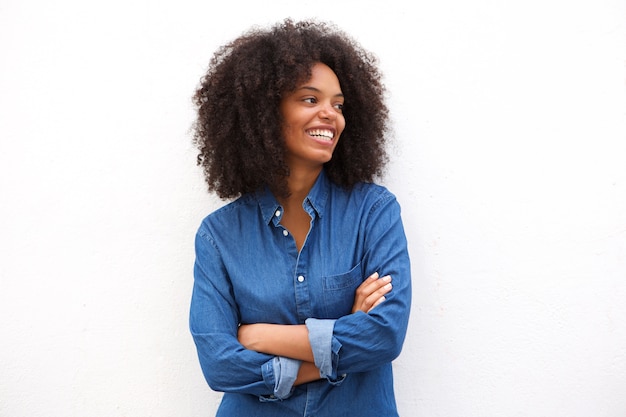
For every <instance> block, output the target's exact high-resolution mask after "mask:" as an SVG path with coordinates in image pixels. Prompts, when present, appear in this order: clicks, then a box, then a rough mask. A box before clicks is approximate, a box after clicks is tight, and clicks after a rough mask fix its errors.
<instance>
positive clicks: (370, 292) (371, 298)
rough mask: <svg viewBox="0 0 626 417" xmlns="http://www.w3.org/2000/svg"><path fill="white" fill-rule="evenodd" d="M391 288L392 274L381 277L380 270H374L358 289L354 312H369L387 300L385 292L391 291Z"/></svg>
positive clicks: (355, 294)
mask: <svg viewBox="0 0 626 417" xmlns="http://www.w3.org/2000/svg"><path fill="white" fill-rule="evenodd" d="M391 288H392V287H391V276H389V275H385V276H384V277H382V278H379V277H378V272H374V273H373V274H372V275H370V276H369V277H367V279H366V280H365V281H363V283H362V284H361V285H359V288H357V289H356V292H355V293H354V304H353V305H352V312H353V313H356V312H357V311H363V312H364V313H369V312H370V311H372V309H373V308H374V307H376V306H377V305H378V304H380V303H382V302H383V301H385V294H387V293H388V292H389V291H391Z"/></svg>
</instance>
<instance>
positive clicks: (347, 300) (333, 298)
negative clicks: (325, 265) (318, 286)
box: [322, 263, 363, 319]
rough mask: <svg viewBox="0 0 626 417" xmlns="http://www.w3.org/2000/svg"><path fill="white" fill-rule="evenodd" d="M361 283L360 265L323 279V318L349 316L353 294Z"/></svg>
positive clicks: (361, 272)
mask: <svg viewBox="0 0 626 417" xmlns="http://www.w3.org/2000/svg"><path fill="white" fill-rule="evenodd" d="M361 282H363V271H361V263H358V264H357V265H356V266H355V267H353V268H352V269H351V270H350V271H348V272H345V273H343V274H338V275H330V276H326V277H323V278H322V283H323V289H324V312H325V315H326V317H325V318H329V319H338V318H339V317H342V316H345V315H346V314H350V313H351V312H352V304H353V303H354V292H355V291H356V289H357V288H358V286H359V285H360V284H361Z"/></svg>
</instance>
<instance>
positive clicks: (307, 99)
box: [302, 97, 317, 104]
mask: <svg viewBox="0 0 626 417" xmlns="http://www.w3.org/2000/svg"><path fill="white" fill-rule="evenodd" d="M302 101H304V102H305V103H309V104H315V103H317V99H316V98H315V97H307V98H305V99H303V100H302Z"/></svg>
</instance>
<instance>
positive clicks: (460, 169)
mask: <svg viewBox="0 0 626 417" xmlns="http://www.w3.org/2000/svg"><path fill="white" fill-rule="evenodd" d="M625 11H626V7H625V4H624V2H623V1H617V0H614V1H610V0H574V1H572V0H541V1H539V0H530V1H524V2H512V1H500V2H497V1H492V0H476V1H463V0H449V1H436V2H435V1H417V2H406V1H384V2H379V1H377V2H374V1H367V0H360V1H354V2H351V1H344V2H339V1H327V0H320V1H300V2H294V1H287V0H284V1H274V2H259V1H253V0H242V1H232V2H219V3H217V2H211V1H199V0H182V1H176V2H173V1H170V2H166V1H154V0H132V1H127V0H124V1H122V0H113V1H108V2H85V1H78V0H59V1H53V2H51V1H36V0H0V145H1V148H0V191H1V194H0V243H1V245H2V247H1V251H0V280H1V281H0V338H1V342H0V415H1V416H2V417H19V416H28V417H37V416H46V417H49V416H63V417H84V416H98V417H109V416H111V417H114V416H115V417H117V416H129V417H147V416H154V417H170V416H188V417H195V416H210V415H213V414H214V412H215V409H216V405H217V403H218V401H219V394H217V393H214V392H211V391H210V390H209V388H208V386H207V385H206V383H205V382H204V380H203V378H202V375H201V372H200V368H199V365H198V363H197V359H196V353H195V348H194V346H193V343H192V339H191V336H190V335H189V332H188V329H187V310H188V303H189V298H190V291H191V285H192V264H193V257H194V255H193V246H192V244H193V237H194V233H195V230H196V228H197V226H198V225H199V222H200V220H201V219H202V218H203V217H204V216H205V215H206V214H208V213H209V212H210V211H212V210H214V209H215V208H216V207H218V206H219V205H221V204H223V202H222V201H220V200H218V199H216V198H215V197H213V196H210V195H208V194H207V192H206V191H205V185H204V182H203V178H202V176H201V173H200V171H199V169H198V168H197V167H196V166H195V153H196V152H195V150H194V149H193V147H192V145H191V135H190V132H189V129H190V127H191V123H192V121H193V117H194V114H193V108H192V106H191V101H190V97H191V95H192V94H193V91H194V88H195V87H196V85H197V83H198V80H199V78H200V76H201V75H202V73H203V72H204V70H205V69H206V66H207V64H208V61H209V59H210V57H211V55H212V53H213V52H214V50H215V49H216V48H217V47H218V46H219V45H221V44H223V43H224V42H226V41H228V40H230V39H232V38H233V37H235V36H237V35H239V34H240V33H241V32H242V31H244V30H245V29H247V28H248V27H249V26H251V25H253V24H258V25H266V24H270V23H274V22H276V21H280V20H282V19H283V18H285V17H293V18H295V19H299V18H307V17H317V18H319V19H322V20H330V21H333V22H335V23H337V24H338V25H339V26H341V27H342V28H343V29H345V30H346V31H347V32H349V33H350V34H352V35H353V36H354V37H356V38H357V39H358V40H359V41H360V42H361V43H362V44H363V45H364V46H365V47H366V48H367V49H369V50H371V51H373V52H374V53H376V54H377V56H378V57H379V59H380V65H381V67H382V69H383V71H384V73H385V77H386V78H385V82H386V85H387V87H388V90H389V107H390V109H391V112H392V117H393V123H394V126H395V136H394V142H393V147H392V149H391V157H392V163H391V164H390V166H389V170H388V174H387V176H386V177H385V178H384V179H382V180H381V182H382V183H384V184H385V185H387V186H388V187H389V188H390V189H391V190H392V191H393V192H394V193H395V194H396V195H397V196H398V199H399V201H400V203H401V205H402V207H403V216H404V222H405V227H406V231H407V235H408V238H409V242H410V251H411V257H412V266H413V272H414V277H413V280H414V305H413V313H412V317H411V323H410V328H409V333H408V337H407V341H406V344H405V348H404V351H403V353H402V355H401V356H400V358H399V359H398V360H397V361H396V362H395V365H394V366H395V373H396V384H395V386H396V393H397V400H398V406H399V409H400V411H401V414H402V415H403V416H405V417H408V416H442V417H479V416H480V417H483V416H488V417H491V416H493V417H495V416H507V417H528V416H532V417H539V416H546V417H557V416H559V417H560V416H563V417H577V416H580V417H590V416H593V417H623V416H624V415H626V397H625V396H624V392H625V390H626V302H624V300H625V299H626V163H625V162H624V161H625V160H626V123H625V121H626V117H625V111H626V101H625V99H626V95H625V93H626V85H625V70H624V69H625V66H624V65H625V58H626V29H625V27H624V23H625V21H624V18H625V17H626V15H625Z"/></svg>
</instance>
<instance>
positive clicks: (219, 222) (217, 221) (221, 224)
mask: <svg viewBox="0 0 626 417" xmlns="http://www.w3.org/2000/svg"><path fill="white" fill-rule="evenodd" d="M257 207H258V204H257V201H256V199H255V198H254V196H253V195H252V194H245V195H243V196H241V197H239V198H238V199H236V200H233V201H231V202H229V203H227V204H225V205H224V206H222V207H220V208H218V209H216V210H214V211H213V212H211V213H210V214H209V215H207V216H206V217H205V218H204V219H203V220H202V223H201V224H200V228H199V231H198V233H199V234H204V235H206V234H215V233H219V232H220V231H221V230H223V229H224V228H230V227H232V225H233V224H236V223H233V222H239V221H240V219H244V220H245V219H251V218H253V216H252V213H253V212H254V211H255V210H257Z"/></svg>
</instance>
